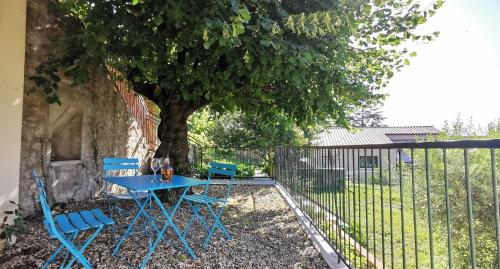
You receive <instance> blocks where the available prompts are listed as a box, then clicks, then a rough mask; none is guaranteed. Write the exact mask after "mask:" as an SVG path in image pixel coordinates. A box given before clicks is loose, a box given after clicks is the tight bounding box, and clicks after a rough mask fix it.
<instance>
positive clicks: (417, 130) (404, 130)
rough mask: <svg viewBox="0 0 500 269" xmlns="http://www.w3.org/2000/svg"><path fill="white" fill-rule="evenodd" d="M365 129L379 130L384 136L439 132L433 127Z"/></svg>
mask: <svg viewBox="0 0 500 269" xmlns="http://www.w3.org/2000/svg"><path fill="white" fill-rule="evenodd" d="M367 129H381V130H383V132H384V133H385V134H412V135H426V134H439V130H438V129H436V128H434V126H396V127H374V128H367Z"/></svg>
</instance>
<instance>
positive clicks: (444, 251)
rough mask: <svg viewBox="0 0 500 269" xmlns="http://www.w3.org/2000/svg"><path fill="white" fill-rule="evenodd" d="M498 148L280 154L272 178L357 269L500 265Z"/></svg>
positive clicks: (416, 146)
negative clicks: (274, 178)
mask: <svg viewBox="0 0 500 269" xmlns="http://www.w3.org/2000/svg"><path fill="white" fill-rule="evenodd" d="M499 148H500V140H483V141H478V140H474V141H472V140H468V141H449V142H422V143H397V144H387V145H364V146H359V145H356V146H339V147H302V148H295V147H277V148H275V154H274V155H275V162H276V168H275V176H276V180H277V182H278V183H279V184H281V185H282V186H283V187H284V189H285V190H286V191H287V192H288V193H289V194H290V195H291V197H293V199H294V200H295V202H296V203H297V205H298V206H299V207H300V208H301V209H302V211H303V212H305V213H306V214H307V215H308V217H309V218H310V219H311V222H312V223H313V225H314V226H315V227H316V228H317V229H318V230H319V231H320V232H321V233H322V235H323V236H324V238H325V239H326V240H327V241H328V242H329V243H330V244H331V246H332V247H333V248H334V249H336V251H337V252H338V254H339V257H340V259H342V260H344V262H345V263H346V264H347V265H348V266H349V267H351V268H500V267H499V260H500V248H499V247H500V245H499V242H500V240H499V230H500V226H499V207H498V183H497V174H498V170H499V168H500V164H499V163H498V162H497V159H498V158H499V154H500V150H498V149H499Z"/></svg>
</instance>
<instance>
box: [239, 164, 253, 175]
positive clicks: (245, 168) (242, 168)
mask: <svg viewBox="0 0 500 269" xmlns="http://www.w3.org/2000/svg"><path fill="white" fill-rule="evenodd" d="M236 167H237V168H236V176H239V177H252V176H253V175H254V174H255V169H256V167H255V166H254V165H250V164H244V163H240V164H238V165H237V166H236Z"/></svg>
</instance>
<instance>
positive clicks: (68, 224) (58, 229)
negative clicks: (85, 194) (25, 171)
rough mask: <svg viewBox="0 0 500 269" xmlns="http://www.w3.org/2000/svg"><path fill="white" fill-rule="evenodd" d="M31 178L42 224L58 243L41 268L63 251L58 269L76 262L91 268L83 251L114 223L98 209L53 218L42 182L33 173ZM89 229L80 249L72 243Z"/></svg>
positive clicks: (45, 266) (69, 266)
mask: <svg viewBox="0 0 500 269" xmlns="http://www.w3.org/2000/svg"><path fill="white" fill-rule="evenodd" d="M33 176H34V178H35V182H36V185H37V186H38V190H39V193H38V198H39V200H40V206H41V207H42V211H43V224H44V226H45V228H46V230H47V232H48V234H49V236H50V237H51V238H54V239H57V240H59V242H60V245H59V247H58V248H57V249H56V251H54V253H53V254H52V255H51V256H50V258H49V259H48V260H47V261H46V262H45V264H44V265H43V266H42V267H41V268H43V269H44V268H47V267H48V266H49V265H50V264H51V263H52V262H54V260H55V258H56V257H57V255H58V254H59V253H61V251H62V250H63V249H66V250H67V253H66V255H65V258H64V260H63V262H62V264H61V266H60V268H71V266H72V265H73V263H74V262H75V261H78V262H79V263H80V264H81V265H82V266H83V267H84V268H92V266H91V264H90V262H89V261H88V260H87V258H85V256H84V255H83V251H85V249H86V248H87V247H88V246H89V244H90V243H91V242H92V241H93V240H94V239H95V238H96V236H97V235H98V234H99V233H100V232H101V230H102V229H103V228H104V227H106V226H109V225H113V224H114V223H115V222H114V221H113V220H112V219H110V218H108V217H107V216H106V215H105V214H104V213H103V212H102V211H101V210H100V209H92V210H83V211H80V212H71V213H69V214H59V215H56V216H55V217H53V216H52V212H51V211H50V207H49V205H48V203H47V194H46V192H45V186H44V184H43V181H42V179H41V178H40V177H39V176H38V175H37V174H36V172H35V171H33ZM54 219H55V221H54ZM91 229H94V232H93V233H92V235H91V236H90V237H89V238H88V239H87V241H85V243H84V244H83V245H82V246H81V247H80V248H79V247H78V246H77V245H76V244H75V243H73V240H74V239H75V238H76V237H77V235H78V233H79V232H83V231H88V230H91ZM69 254H71V256H73V257H72V258H71V259H70V260H69V262H68V263H66V260H67V259H68V256H69Z"/></svg>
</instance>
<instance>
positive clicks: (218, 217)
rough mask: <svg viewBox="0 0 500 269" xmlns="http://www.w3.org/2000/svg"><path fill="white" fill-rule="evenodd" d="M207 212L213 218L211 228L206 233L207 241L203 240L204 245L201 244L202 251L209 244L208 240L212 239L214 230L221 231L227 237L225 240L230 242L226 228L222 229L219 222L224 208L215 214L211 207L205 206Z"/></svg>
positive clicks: (222, 226)
mask: <svg viewBox="0 0 500 269" xmlns="http://www.w3.org/2000/svg"><path fill="white" fill-rule="evenodd" d="M207 207H208V210H209V211H210V213H211V214H212V217H213V218H214V222H213V224H212V228H211V229H210V232H209V233H208V236H207V239H205V243H204V244H203V249H206V248H207V246H208V243H209V242H210V238H211V237H212V235H213V233H214V231H215V228H219V229H221V231H222V233H223V234H224V235H225V236H226V237H227V240H231V239H232V237H231V235H229V233H228V232H227V230H226V228H224V225H222V223H221V222H220V220H219V219H220V216H221V215H222V211H224V206H223V207H222V208H221V209H220V211H219V213H218V214H215V211H214V210H213V208H212V206H210V205H209V204H207Z"/></svg>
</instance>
